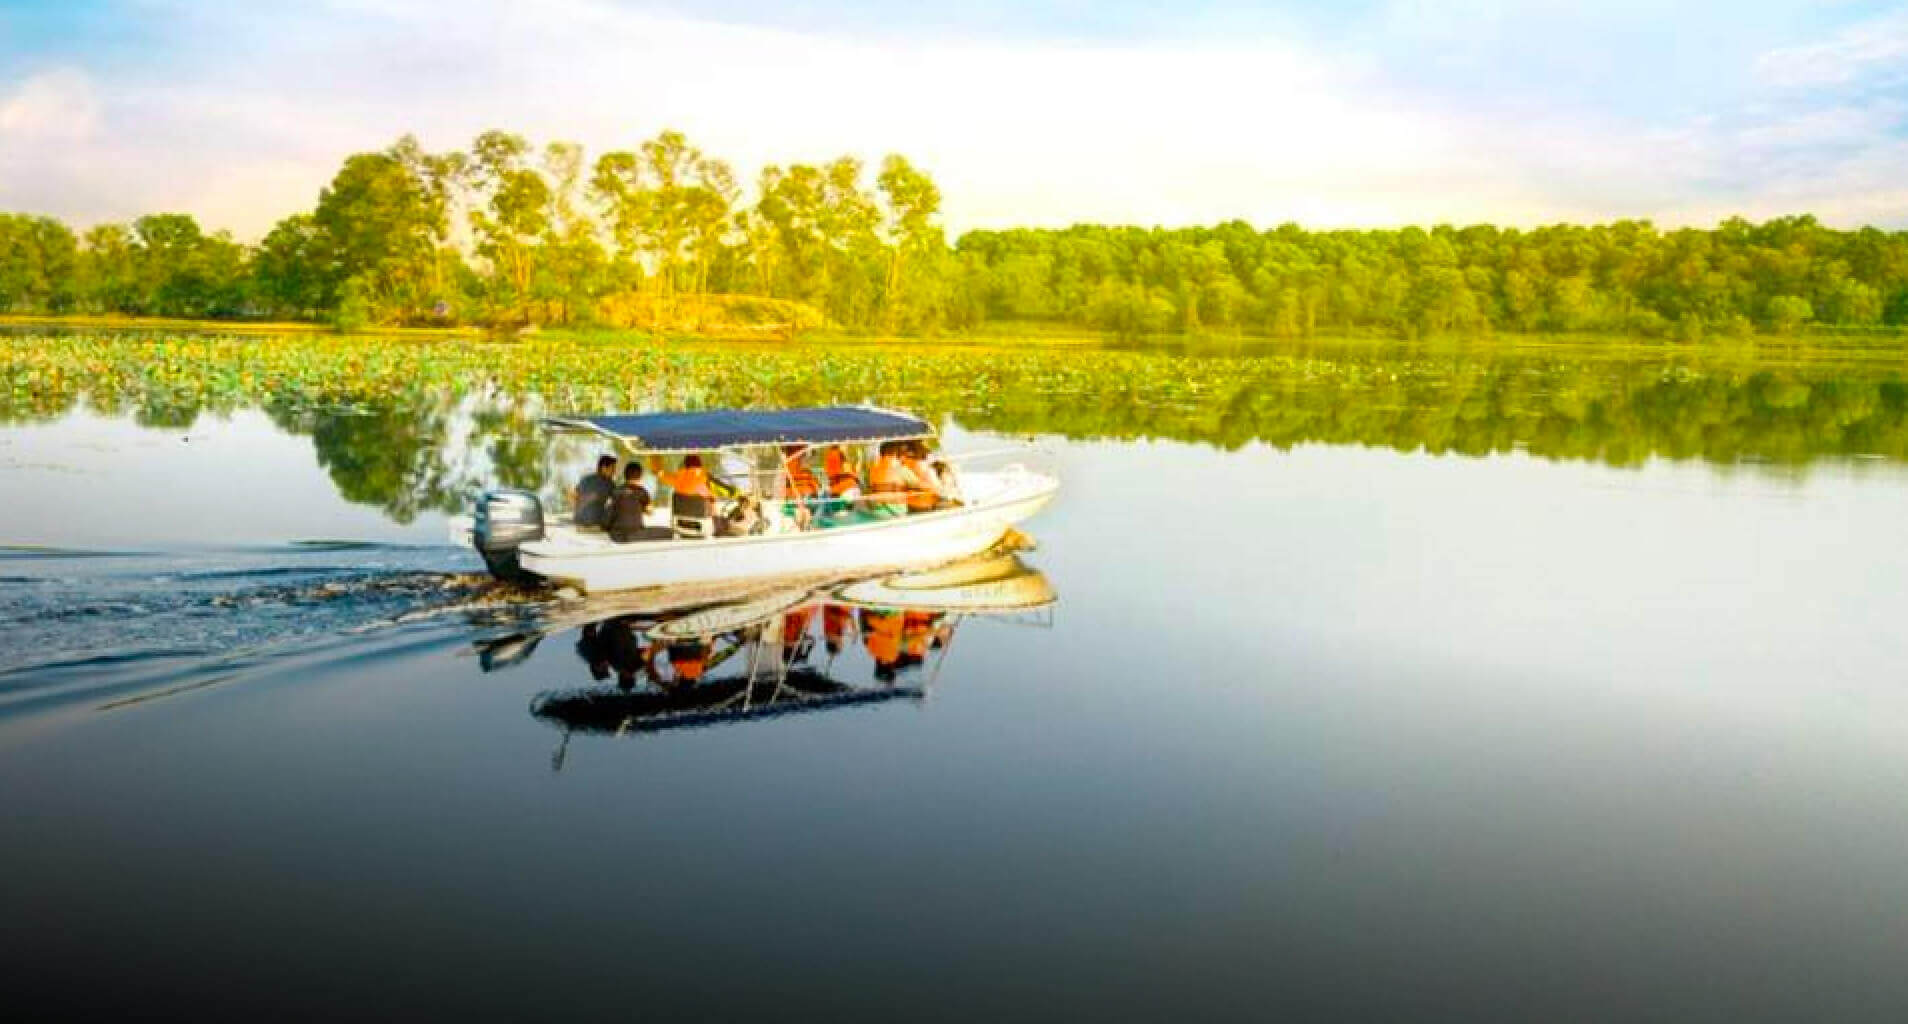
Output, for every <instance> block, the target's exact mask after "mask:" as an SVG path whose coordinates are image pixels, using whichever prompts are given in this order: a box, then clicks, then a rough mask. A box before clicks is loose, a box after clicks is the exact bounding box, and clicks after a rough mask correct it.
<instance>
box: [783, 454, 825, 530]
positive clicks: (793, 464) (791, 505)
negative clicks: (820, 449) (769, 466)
mask: <svg viewBox="0 0 1908 1024" xmlns="http://www.w3.org/2000/svg"><path fill="white" fill-rule="evenodd" d="M807 454H808V449H807V448H806V447H804V446H802V445H799V444H791V445H784V446H783V447H782V488H783V492H782V493H783V497H785V498H786V499H788V500H787V501H785V502H784V503H783V505H782V512H783V514H784V515H790V516H793V517H794V519H795V528H796V529H798V530H805V529H807V528H808V524H809V521H810V520H811V519H812V518H813V514H814V512H815V501H814V499H815V496H816V495H818V494H820V493H821V481H820V480H817V479H816V478H815V471H814V470H812V469H809V468H808V459H807Z"/></svg>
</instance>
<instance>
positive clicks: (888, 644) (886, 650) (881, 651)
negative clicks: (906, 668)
mask: <svg viewBox="0 0 1908 1024" xmlns="http://www.w3.org/2000/svg"><path fill="white" fill-rule="evenodd" d="M861 638H862V642H863V643H865V644H867V645H868V653H869V654H871V655H873V656H874V660H875V663H876V664H879V665H892V664H893V663H894V662H896V661H897V660H899V659H900V657H901V614H900V613H899V612H881V613H879V614H876V613H873V612H869V613H865V614H863V615H862V617H861Z"/></svg>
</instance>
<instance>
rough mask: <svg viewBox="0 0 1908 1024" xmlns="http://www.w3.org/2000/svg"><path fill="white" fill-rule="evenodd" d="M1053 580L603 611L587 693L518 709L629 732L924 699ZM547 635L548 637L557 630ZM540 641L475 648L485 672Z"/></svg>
mask: <svg viewBox="0 0 1908 1024" xmlns="http://www.w3.org/2000/svg"><path fill="white" fill-rule="evenodd" d="M1056 601H1057V595H1056V594H1055V593H1054V590H1053V587H1052V585H1051V584H1050V583H1049V582H1048V581H1047V578H1046V576H1045V575H1044V574H1042V573H1041V572H1040V571H1039V570H1037V569H1034V568H1032V567H1030V566H1028V565H1027V564H1026V563H1025V562H1023V561H1022V560H1021V559H1020V557H1019V556H1018V555H1015V554H996V555H991V556H982V557H979V558H974V559H967V560H964V561H962V562H958V563H954V564H952V565H949V566H944V567H941V568H939V569H935V570H931V571H928V572H920V573H909V574H900V575H893V576H888V577H882V578H878V579H872V580H859V581H852V582H848V583H833V584H823V585H817V586H813V587H805V588H793V589H787V590H779V591H773V592H769V593H765V594H758V595H755V596H752V597H749V598H746V599H737V600H731V601H725V602H721V603H717V604H713V605H706V606H703V607H699V608H694V609H690V610H677V611H663V612H622V613H620V614H616V613H609V612H605V613H602V614H600V615H599V616H597V617H593V618H589V619H588V620H587V621H584V622H582V623H581V624H580V625H577V626H575V627H574V628H575V636H576V641H575V645H574V653H575V654H576V656H577V658H578V659H579V660H580V661H581V662H582V663H583V667H584V669H585V671H586V672H587V674H588V676H589V678H590V680H591V683H590V684H589V685H585V686H580V687H574V688H565V689H557V690H546V691H543V692H541V693H538V694H537V695H536V696H535V697H534V698H532V700H531V702H530V713H531V714H532V715H533V716H534V717H536V718H537V719H539V720H541V721H543V722H545V723H548V724H550V725H552V726H554V727H556V728H558V729H561V730H562V731H563V734H564V740H563V744H564V745H563V746H560V747H559V749H558V751H557V753H556V756H555V758H554V761H553V764H554V766H555V767H556V768H559V769H560V768H561V767H562V763H563V757H564V754H565V751H566V749H567V744H568V742H569V738H570V736H571V735H572V734H575V733H583V734H596V735H611V736H629V735H634V734H641V733H653V732H662V731H667V730H675V729H685V728H696V727H704V726H713V725H725V724H732V723H737V722H744V721H754V720H761V719H769V718H779V717H784V716H788V715H795V714H805V713H810V712H819V711H826V710H831V709H836V708H842V707H853V706H859V705H867V704H878V703H885V702H890V701H911V702H918V701H922V700H925V699H926V698H927V696H928V693H929V691H930V690H931V688H932V687H933V686H934V684H935V681H936V680H937V679H938V678H939V676H940V674H941V669H942V666H943V665H944V664H945V662H946V660H947V658H948V656H949V653H950V652H951V650H952V648H953V643H954V639H955V636H956V633H957V632H958V630H959V627H960V625H961V624H962V623H963V622H964V621H965V620H967V619H969V618H973V617H976V616H985V617H990V618H1006V619H1011V620H1015V621H1021V622H1027V623H1032V624H1040V625H1045V624H1049V623H1050V622H1051V612H1052V609H1053V606H1054V604H1055V603H1056ZM568 628H570V627H569V626H567V625H566V626H563V627H559V629H558V630H552V632H556V631H561V630H567V629H568ZM548 635H549V633H542V634H539V633H527V634H517V635H512V636H509V637H503V638H498V639H493V640H488V641H485V642H482V643H480V644H479V645H478V654H479V658H480V664H481V665H482V666H483V668H484V670H485V671H499V670H502V669H505V668H510V667H514V666H516V665H520V664H523V663H524V662H526V661H527V660H529V658H530V657H531V656H532V655H534V653H535V652H536V651H537V650H538V648H539V646H540V643H541V641H542V640H543V639H544V638H545V637H546V636H548Z"/></svg>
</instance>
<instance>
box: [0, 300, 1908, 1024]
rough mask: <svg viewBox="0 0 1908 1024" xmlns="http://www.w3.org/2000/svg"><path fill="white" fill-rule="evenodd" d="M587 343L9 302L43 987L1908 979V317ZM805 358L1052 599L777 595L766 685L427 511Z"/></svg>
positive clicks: (428, 1004) (1128, 991) (668, 1000)
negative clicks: (1439, 329)
mask: <svg viewBox="0 0 1908 1024" xmlns="http://www.w3.org/2000/svg"><path fill="white" fill-rule="evenodd" d="M561 345H562V343H559V342H555V341H552V342H540V343H535V344H534V345H518V346H515V347H511V346H503V345H461V344H460V345H457V346H450V347H452V348H456V349H461V350H462V351H446V350H445V349H446V347H445V346H441V345H440V346H436V347H431V346H417V345H410V346H400V345H392V346H388V347H387V348H377V347H374V346H373V345H372V344H371V343H359V342H350V341H336V342H325V341H307V342H291V341H287V342H285V343H283V345H282V346H273V345H270V344H264V343H260V342H256V341H242V340H229V339H216V338H201V337H180V338H156V339H154V338H120V339H100V338H94V337H89V336H85V335H60V336H52V335H30V336H15V337H11V338H5V339H0V346H4V352H5V359H4V372H5V374H6V376H5V378H4V381H5V385H6V387H5V390H4V391H0V424H4V425H0V488H3V489H4V493H5V496H6V504H7V506H8V513H7V515H6V517H5V519H4V524H5V525H4V527H3V528H0V543H4V544H6V545H8V547H6V548H5V549H4V550H3V551H0V621H4V622H6V623H7V625H6V626H5V627H4V637H5V641H6V642H5V644H4V645H3V646H0V807H4V808H5V811H6V821H7V832H6V836H7V838H6V839H5V841H4V842H0V878H5V879H6V881H7V886H6V892H7V896H6V905H7V909H6V914H5V920H6V922H7V927H6V928H5V929H4V932H0V935H3V936H4V937H0V957H4V960H5V962H6V963H7V964H8V965H9V971H8V977H9V981H8V987H9V990H10V994H11V996H12V998H13V999H15V1000H19V1001H20V1003H22V1004H37V1005H49V1006H59V1007H62V1008H64V1009H65V1010H66V1011H67V1012H68V1013H70V1014H79V1013H82V1012H87V1011H108V1010H110V1011H127V1010H135V1011H137V1010H144V1011H146V1012H151V1011H152V1010H153V1009H155V1008H159V1007H172V1006H178V1007H181V1008H186V1009H190V1010H192V1011H196V1012H198V1013H200V1014H223V1013H237V1012H250V1013H271V1014H280V1013H283V1012H285V1011H286V1010H287V1009H288V1008H295V1012H298V1013H301V1014H311V1015H324V1016H342V1015H346V1014H356V1015H376V1016H395V1015H399V1014H407V1015H422V1014H427V1013H428V1014H433V1015H449V1014H451V1013H458V1014H465V1015H469V1014H474V1015H478V1016H484V1017H492V1016H512V1017H526V1016H531V1015H535V1016H554V1015H558V1014H571V1013H591V1014H599V1015H607V1014H610V1013H616V1014H621V1015H639V1014H640V1015H660V1016H663V1017H666V1018H667V1017H698V1018H705V1017H732V1016H744V1015H746V1016H768V1015H780V1016H788V1017H794V1018H798V1019H808V1018H819V1017H824V1016H827V1017H836V1018H856V1019H860V1018H875V1017H879V1018H886V1019H896V1018H901V1019H922V1018H934V1019H975V1018H983V1017H1016V1018H1018V1017H1032V1016H1039V1017H1063V1016H1064V1017H1076V1016H1077V1017H1081V1018H1085V1019H1096V1018H1097V1019H1160V1018H1166V1017H1169V1016H1170V1017H1187V1018H1194V1019H1265V1018H1268V1017H1273V1016H1281V1015H1284V1016H1300V1017H1324V1016H1334V1017H1343V1018H1349V1019H1371V1018H1411V1019H1466V1020H1473V1019H1485V1018H1488V1019H1520V1020H1521V1019H1581V1020H1608V1019H1638V1018H1650V1019H1671V1020H1751V1019H1771V1020H1793V1019H1900V1018H1901V1016H1902V1014H1903V1013H1904V1012H1908V973H1904V972H1903V971H1902V970H1901V959H1902V950H1903V949H1908V799H1904V798H1903V795H1902V794H1903V792H1904V789H1903V787H1904V785H1905V784H1908V686H1904V681H1905V680H1908V673H1904V669H1903V666H1904V665H1908V631H1904V629H1903V628H1902V623H1903V621H1904V620H1903V611H1904V601H1903V595H1904V591H1905V590H1908V544H1904V543H1903V542H1902V541H1903V537H1904V528H1905V526H1908V385H1904V379H1905V375H1908V368H1904V366H1903V365H1902V364H1901V363H1899V362H1898V361H1888V360H1879V359H1874V358H1863V359H1842V358H1839V357H1837V356H1836V355H1835V354H1834V353H1827V354H1823V353H1809V352H1795V351H1788V350H1783V351H1775V352H1772V351H1760V352H1758V351H1753V350H1737V351H1732V352H1722V353H1715V352H1690V351H1678V350H1674V349H1659V350H1650V351H1626V352H1624V353H1621V354H1610V355H1601V354H1597V353H1595V352H1590V351H1554V352H1545V351H1526V350H1519V349H1514V348H1510V347H1492V346H1479V347H1466V346H1452V347H1443V348H1439V347H1423V346H1415V347H1391V346H1364V347H1349V348H1342V349H1339V348H1331V347H1292V348H1290V349H1289V350H1284V351H1280V352H1277V353H1270V354H1258V355H1253V356H1247V357H1238V358H1199V357H1185V356H1167V355H1160V354H1152V353H1143V352H1141V353H1134V352H1120V353H1111V352H1106V353H1101V352H1090V351H1089V352H1059V353H1041V352H1007V353H993V352H986V351H978V350H975V351H969V350H960V349H949V350H940V349H934V350H927V351H923V352H921V353H909V352H906V351H900V350H894V349H890V348H885V347H869V348H867V349H865V350H860V349H858V350H856V351H852V352H848V353H826V354H822V355H816V354H813V353H808V354H804V353H802V352H799V351H797V352H786V353H785V352H780V351H777V350H744V349H723V348H720V347H717V346H704V347H694V346H690V347H685V348H683V349H682V350H680V351H658V350H654V349H643V350H641V351H637V352H629V351H623V350H619V349H616V348H614V347H610V346H589V345H581V344H579V345H578V346H576V348H575V350H574V351H572V350H570V349H563V348H561ZM778 394H786V395H788V396H790V400H791V401H801V402H811V401H823V400H850V401H852V400H861V399H880V400H884V401H889V402H892V403H894V404H899V405H906V406H907V407H909V408H913V409H917V410H918V411H921V412H923V413H924V414H927V415H930V416H933V417H935V418H936V419H938V420H941V421H942V422H943V423H944V424H945V430H944V434H945V438H946V446H947V447H948V448H949V449H950V450H955V451H959V450H977V449H983V448H994V447H999V446H1001V445H1002V444H1006V443H1009V442H1030V443H1031V445H1032V447H1033V449H1034V451H1033V454H1032V456H1031V457H1032V458H1034V459H1037V460H1039V461H1041V463H1042V464H1043V465H1045V466H1046V467H1047V468H1050V469H1052V470H1053V471H1055V472H1057V473H1058V474H1059V476H1060V477H1061V479H1062V481H1063V490H1062V492H1061V495H1060V498H1059V500H1058V501H1057V502H1056V504H1055V505H1054V506H1052V507H1051V508H1050V509H1048V510H1047V511H1046V512H1045V513H1043V514H1042V515H1041V516H1040V517H1039V518H1038V519H1036V520H1034V521H1032V522H1031V523H1030V524H1028V528H1027V532H1028V533H1029V534H1030V536H1031V537H1032V539H1033V541H1034V542H1035V546H1034V547H1033V548H1032V549H1031V550H1027V551H1023V552H1021V553H1020V554H1019V556H1018V557H1019V560H1020V569H1019V570H1017V571H1019V572H1022V573H1024V574H1028V575H1029V577H1032V576H1033V575H1034V574H1037V578H1038V579H1039V580H1040V581H1041V583H1042V585H1044V586H1047V587H1050V588H1051V592H1052V594H1053V595H1054V596H1055V597H1056V598H1057V599H1056V600H1055V601H1053V603H1051V604H1045V603H1041V604H1039V606H1038V607H1031V608H1028V609H1022V610H1015V611H1010V612H1003V613H997V614H975V615H966V616H962V615H926V614H923V615H921V616H919V617H918V618H911V619H909V620H908V622H907V625H908V627H909V628H910V629H911V630H913V632H911V633H910V635H909V636H908V639H907V642H908V643H909V644H914V645H917V648H916V649H918V653H919V654H920V655H921V656H920V657H919V658H918V659H906V660H908V661H910V662H912V663H911V664H907V665H904V666H902V667H901V668H900V669H898V670H895V669H893V668H892V667H890V668H888V669H885V670H884V669H883V668H882V666H880V665H878V664H877V661H876V658H875V655H874V654H873V653H872V651H871V638H872V634H873V632H875V631H877V630H878V629H880V628H883V627H882V626H881V625H880V624H879V623H877V622H875V621H874V620H871V619H868V618H866V617H864V616H863V615H862V613H861V610H859V609H854V610H831V609H834V608H835V606H833V605H831V604H830V603H829V595H827V594H821V595H819V596H818V598H817V600H816V601H814V602H812V603H809V604H806V605H803V606H801V607H792V606H791V607H790V608H787V609H783V608H779V607H777V608H775V609H774V610H773V611H774V614H773V615H771V616H769V617H768V618H767V620H766V621H768V622H771V623H773V628H772V630H770V631H767V632H763V631H759V630H758V631H757V632H755V633H749V634H747V635H744V636H741V637H739V638H734V639H731V640H730V641H728V642H727V643H726V644H724V645H723V646H721V647H720V649H718V650H715V651H713V652H711V658H712V661H716V663H715V664H712V665H711V667H710V669H709V672H710V676H711V678H714V677H718V676H728V675H734V674H735V673H736V672H739V671H742V670H743V668H744V666H746V667H747V669H748V670H749V671H751V672H753V671H754V670H755V668H756V667H757V665H758V663H759V661H760V659H761V658H764V657H770V658H771V659H779V660H777V664H781V665H783V669H781V670H778V672H779V674H778V677H777V684H776V685H777V686H780V685H781V684H782V683H785V682H789V681H790V680H793V682H792V683H789V685H790V686H793V687H794V689H792V690H788V691H786V692H785V691H783V690H780V689H776V690H775V691H774V692H769V691H768V690H761V689H757V688H754V687H749V688H745V689H740V690H738V689H733V688H732V689H730V690H728V691H725V692H724V693H723V694H721V695H720V696H721V698H722V699H723V700H726V701H731V703H730V704H728V705H725V706H726V707H728V708H731V709H732V708H733V703H732V702H733V700H737V699H739V700H741V701H742V702H743V703H744V704H746V705H747V706H748V708H749V713H746V714H740V715H723V714H713V713H710V712H711V711H712V710H714V709H715V706H714V704H713V703H708V702H705V703H701V704H697V703H695V702H694V701H687V700H676V699H675V698H672V697H670V696H669V694H667V693H665V692H663V691H662V689H660V688H659V684H658V683H657V682H656V681H655V680H654V679H652V678H651V675H650V671H651V670H650V669H649V668H647V667H646V666H644V665H642V664H638V663H637V662H635V661H632V660H631V659H632V657H633V655H632V654H631V650H632V645H633V644H634V643H636V642H637V638H639V637H641V636H642V635H643V634H644V632H645V631H646V630H651V629H654V628H659V626H658V623H659V622H665V621H667V620H668V616H667V615H658V614H652V613H650V612H644V613H641V614H632V613H629V612H628V611H627V610H626V609H617V608H615V607H613V606H612V605H611V604H610V603H607V602H602V601H599V600H598V599H592V600H591V601H586V602H576V601H564V600H559V599H555V598H552V597H550V596H548V595H528V594H520V593H514V592H510V591H507V590H504V589H501V588H498V587H494V586H492V585H491V584H489V583H488V581H486V580H485V579H483V578H482V577H480V576H479V575H477V573H478V571H479V569H480V568H481V566H480V564H479V562H478V561H477V559H476V558H475V556H474V555H473V554H472V553H471V552H469V551H466V550H460V549H457V548H453V547H451V546H449V545H448V544H447V543H446V541H445V540H444V537H445V532H446V531H445V518H446V515H447V513H449V512H451V511H454V510H458V509H460V508H462V507H463V505H464V504H465V503H466V502H467V501H468V499H469V496H470V494H471V493H472V491H473V489H475V488H477V487H480V486H482V485H483V484H485V483H488V482H492V481H497V480H502V481H505V482H509V483H513V484H516V485H522V486H534V487H541V488H544V489H546V490H551V491H554V490H555V489H556V488H557V487H558V486H560V485H561V484H562V483H563V482H565V481H567V480H568V479H569V478H570V477H572V476H573V475H574V474H575V473H576V472H577V470H578V468H579V467H580V466H582V465H583V464H584V463H585V462H587V460H588V459H589V458H590V457H591V456H592V455H593V454H594V450H593V449H592V448H590V447H588V446H585V445H582V444H579V443H577V442H575V441H567V442H562V443H558V444H554V445H546V444H544V443H542V441H541V440H540V438H539V435H538V432H537V430H536V419H537V417H538V416H539V415H541V414H542V413H543V412H545V411H550V410H562V409H569V408H575V409H591V408H631V407H633V406H649V407H654V406H656V405H661V404H681V405H687V406H692V407H704V406H719V405H724V404H730V403H734V404H743V405H761V404H767V403H769V402H770V401H772V400H773V398H774V396H776V395H778ZM792 614H797V615H800V616H803V617H802V618H801V619H800V620H799V621H791V619H790V616H791V615H792ZM831 624H832V626H833V627H834V628H837V630H838V631H837V633H836V634H834V635H833V636H831V635H829V634H828V633H827V630H828V629H829V628H830V627H831ZM766 628H767V627H764V629H766ZM778 640H779V641H781V642H782V643H781V644H776V643H774V641H778ZM717 659H720V660H717ZM638 660H640V659H638ZM659 671H660V674H665V675H666V674H667V672H668V669H667V667H665V668H664V669H662V670H659ZM619 684H627V688H626V689H625V688H624V686H623V685H619ZM579 695H580V696H581V697H582V698H584V699H583V702H582V703H581V704H579V703H577V702H576V699H577V698H578V697H579ZM566 701H569V703H565V702H566ZM672 701H673V702H672Z"/></svg>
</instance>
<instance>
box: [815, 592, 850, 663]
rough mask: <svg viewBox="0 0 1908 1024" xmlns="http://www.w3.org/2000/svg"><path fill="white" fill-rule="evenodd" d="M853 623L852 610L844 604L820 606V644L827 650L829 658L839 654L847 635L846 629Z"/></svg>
mask: <svg viewBox="0 0 1908 1024" xmlns="http://www.w3.org/2000/svg"><path fill="white" fill-rule="evenodd" d="M854 621H855V613H854V609H852V608H850V607H848V606H847V605H845V604H830V605H823V606H822V643H823V644H824V645H825V646H826V647H827V648H828V654H829V656H830V657H832V656H834V655H837V654H840V653H841V643H842V640H843V639H844V638H846V637H847V635H848V627H849V626H850V625H852V624H853V623H854Z"/></svg>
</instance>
